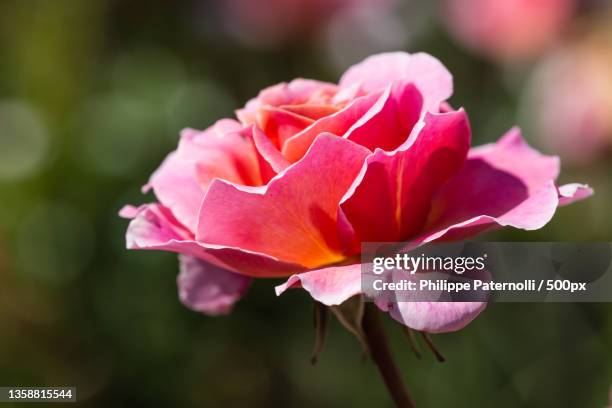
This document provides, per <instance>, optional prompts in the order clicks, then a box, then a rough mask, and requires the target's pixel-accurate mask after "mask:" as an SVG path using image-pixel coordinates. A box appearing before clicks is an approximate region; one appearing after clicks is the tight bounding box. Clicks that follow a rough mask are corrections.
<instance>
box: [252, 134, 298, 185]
mask: <svg viewBox="0 0 612 408" xmlns="http://www.w3.org/2000/svg"><path fill="white" fill-rule="evenodd" d="M252 132H253V133H252V134H253V142H254V143H255V148H256V149H257V153H258V155H260V156H261V158H262V159H263V160H265V161H266V164H267V165H269V167H270V168H271V169H272V170H273V172H274V173H273V175H272V177H273V176H275V175H276V174H278V173H280V172H281V171H283V170H285V169H286V168H287V167H289V165H290V164H291V163H289V162H288V161H287V159H285V158H284V157H283V155H282V154H281V152H280V151H279V150H278V149H277V148H276V146H274V143H272V141H271V140H270V139H269V138H268V137H267V136H266V135H265V134H264V133H263V132H262V131H261V130H259V128H257V127H256V126H253V129H252ZM260 167H262V165H261V164H260ZM272 177H270V178H272ZM266 181H269V179H267V180H266Z"/></svg>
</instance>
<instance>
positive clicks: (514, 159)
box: [414, 129, 559, 244]
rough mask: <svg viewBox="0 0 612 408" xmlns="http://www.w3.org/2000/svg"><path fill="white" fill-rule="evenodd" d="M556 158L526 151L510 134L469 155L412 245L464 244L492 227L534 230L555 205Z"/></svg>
mask: <svg viewBox="0 0 612 408" xmlns="http://www.w3.org/2000/svg"><path fill="white" fill-rule="evenodd" d="M558 173H559V161H558V159H557V158H556V157H550V156H544V155H542V154H540V153H538V152H537V151H535V150H533V149H532V148H530V147H529V146H528V145H527V144H526V143H525V142H524V141H523V139H522V138H521V135H520V132H519V131H518V130H517V129H513V130H511V131H510V132H508V133H507V134H506V135H505V136H504V137H502V138H501V139H500V141H499V142H497V143H496V144H493V145H486V146H483V147H479V148H476V149H473V150H472V151H471V152H470V154H469V159H468V160H467V162H466V164H465V166H464V168H463V169H462V170H461V171H460V172H459V173H458V174H457V175H456V176H455V177H453V178H452V179H451V180H450V181H449V182H448V183H447V184H445V185H444V186H443V187H442V188H441V189H440V191H438V193H437V194H436V195H435V197H434V199H433V202H432V210H431V212H430V214H429V218H428V225H427V227H426V230H425V231H426V232H425V233H424V234H423V235H422V236H420V237H419V238H417V239H416V240H415V241H414V244H418V243H420V242H429V241H433V240H436V239H440V238H442V237H444V239H465V238H468V237H470V236H473V235H475V234H477V233H480V232H483V231H485V230H486V229H488V228H491V227H495V226H512V227H516V228H521V229H526V230H534V229H539V228H541V227H543V226H544V225H545V224H547V223H548V222H549V221H550V220H551V218H552V217H553V215H554V213H555V211H556V208H557V206H558V204H559V199H558V194H557V189H556V187H555V185H554V179H555V178H556V177H557V175H558Z"/></svg>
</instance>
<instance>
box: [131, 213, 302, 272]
mask: <svg viewBox="0 0 612 408" xmlns="http://www.w3.org/2000/svg"><path fill="white" fill-rule="evenodd" d="M121 215H123V216H127V217H128V218H133V219H132V221H131V222H130V225H129V226H128V231H127V234H126V243H127V248H128V249H144V250H162V251H170V252H177V253H179V254H184V255H190V256H193V257H196V258H199V259H201V260H203V261H206V262H208V263H211V264H214V265H216V266H218V267H220V268H224V269H229V270H231V271H234V272H238V273H241V274H244V275H249V276H255V277H278V276H289V275H291V274H293V273H296V272H300V271H303V270H304V267H302V266H300V265H296V264H291V263H287V262H282V261H279V260H278V259H277V258H274V257H272V256H269V255H264V254H259V253H256V252H252V251H245V250H242V249H240V248H232V247H228V246H222V245H206V244H202V243H200V242H197V241H195V240H194V239H193V235H192V233H191V232H190V231H188V230H187V229H185V227H183V226H181V225H180V224H179V223H178V221H177V220H176V218H174V216H173V215H172V213H171V212H170V210H168V209H167V208H165V207H164V206H162V205H160V204H148V205H143V206H141V207H140V208H138V209H134V208H133V207H127V208H126V209H124V210H122V211H121Z"/></svg>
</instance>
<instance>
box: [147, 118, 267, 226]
mask: <svg viewBox="0 0 612 408" xmlns="http://www.w3.org/2000/svg"><path fill="white" fill-rule="evenodd" d="M241 130H242V126H241V125H240V124H239V123H238V122H236V121H233V120H229V119H225V120H221V121H219V122H217V123H216V124H215V125H213V126H212V127H210V128H208V129H206V130H204V131H202V132H199V131H196V130H193V129H185V130H183V131H182V132H181V140H180V142H179V147H178V149H177V150H176V151H174V152H172V153H170V154H169V155H168V157H167V158H166V160H164V162H163V163H162V165H161V166H160V167H159V168H158V169H157V170H156V171H155V172H154V173H153V175H152V176H151V179H150V181H149V184H148V185H149V186H151V187H152V188H153V190H154V192H155V195H156V196H157V198H158V199H159V201H160V202H162V203H163V204H164V205H165V206H166V207H168V208H169V209H170V210H171V211H172V213H173V214H174V215H175V216H176V217H177V219H178V220H179V221H180V222H181V223H182V224H183V225H185V226H187V227H188V228H189V229H190V230H191V231H195V226H196V223H197V214H198V210H199V208H200V204H201V203H202V198H203V197H204V193H205V192H206V189H207V187H208V184H209V183H210V181H211V180H212V179H213V178H215V177H220V178H224V179H226V180H231V181H234V182H237V183H242V184H249V185H253V184H261V179H260V176H259V170H258V166H257V162H256V159H255V153H254V149H253V146H251V145H250V143H248V142H247V141H246V140H245V139H244V138H243V137H242V136H241V135H240V134H239V133H238V132H240V131H241Z"/></svg>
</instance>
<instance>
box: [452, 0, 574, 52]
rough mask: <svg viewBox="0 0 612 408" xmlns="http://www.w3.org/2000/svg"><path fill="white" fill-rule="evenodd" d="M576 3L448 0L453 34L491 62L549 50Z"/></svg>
mask: <svg viewBox="0 0 612 408" xmlns="http://www.w3.org/2000/svg"><path fill="white" fill-rule="evenodd" d="M575 3H576V0H445V1H444V3H443V5H444V6H443V10H442V12H443V14H444V18H445V22H446V24H447V26H448V29H449V31H450V32H451V34H452V35H453V36H454V37H455V38H456V39H457V40H458V41H459V42H461V43H462V44H464V45H465V46H467V47H468V48H470V49H472V50H474V51H476V52H478V53H480V54H483V55H485V56H487V57H489V58H492V59H495V60H503V61H515V60H522V59H526V58H530V57H533V56H535V55H537V54H539V53H540V52H542V51H543V50H544V49H545V48H546V47H548V46H550V45H551V44H552V43H553V42H554V41H555V40H556V39H557V38H558V37H559V35H560V33H561V31H562V30H563V29H564V28H565V27H566V25H567V23H568V21H569V20H570V18H571V17H572V15H573V12H574V9H575V6H576V4H575Z"/></svg>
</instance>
